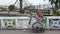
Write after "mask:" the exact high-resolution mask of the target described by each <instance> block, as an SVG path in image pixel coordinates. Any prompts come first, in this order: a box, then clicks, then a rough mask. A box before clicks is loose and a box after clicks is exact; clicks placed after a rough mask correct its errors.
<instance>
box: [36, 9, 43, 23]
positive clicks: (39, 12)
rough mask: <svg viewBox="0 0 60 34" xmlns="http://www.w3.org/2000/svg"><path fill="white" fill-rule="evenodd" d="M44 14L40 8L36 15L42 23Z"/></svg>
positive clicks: (37, 20) (37, 19)
mask: <svg viewBox="0 0 60 34" xmlns="http://www.w3.org/2000/svg"><path fill="white" fill-rule="evenodd" d="M42 16H43V14H42V11H41V10H38V11H37V16H36V22H38V23H41V21H42Z"/></svg>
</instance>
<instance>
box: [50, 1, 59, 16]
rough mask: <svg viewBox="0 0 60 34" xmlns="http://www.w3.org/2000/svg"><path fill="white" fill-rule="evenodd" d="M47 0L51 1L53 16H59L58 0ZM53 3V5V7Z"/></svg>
mask: <svg viewBox="0 0 60 34" xmlns="http://www.w3.org/2000/svg"><path fill="white" fill-rule="evenodd" d="M49 2H51V5H52V8H53V14H54V15H55V16H60V13H59V12H57V10H58V9H60V0H49ZM53 4H54V5H55V6H54V7H53Z"/></svg>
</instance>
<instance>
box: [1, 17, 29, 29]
mask: <svg viewBox="0 0 60 34" xmlns="http://www.w3.org/2000/svg"><path fill="white" fill-rule="evenodd" d="M4 19H12V20H15V24H16V26H14V25H13V22H7V21H6V22H7V26H12V27H15V28H17V29H20V28H23V26H24V27H27V26H28V24H27V23H29V19H30V18H29V17H0V20H1V25H0V26H1V29H2V28H6V27H7V26H5V22H4V21H3V20H4ZM24 24H25V25H24Z"/></svg>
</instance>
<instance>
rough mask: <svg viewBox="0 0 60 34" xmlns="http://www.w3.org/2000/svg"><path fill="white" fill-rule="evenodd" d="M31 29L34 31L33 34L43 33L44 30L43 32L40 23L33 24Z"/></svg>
mask: <svg viewBox="0 0 60 34" xmlns="http://www.w3.org/2000/svg"><path fill="white" fill-rule="evenodd" d="M32 29H34V30H33V32H44V30H43V25H42V24H41V23H37V22H35V23H34V24H33V25H32Z"/></svg>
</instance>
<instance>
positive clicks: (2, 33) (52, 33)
mask: <svg viewBox="0 0 60 34" xmlns="http://www.w3.org/2000/svg"><path fill="white" fill-rule="evenodd" d="M0 34H60V31H59V30H46V31H45V32H44V33H34V32H32V31H29V30H0Z"/></svg>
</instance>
